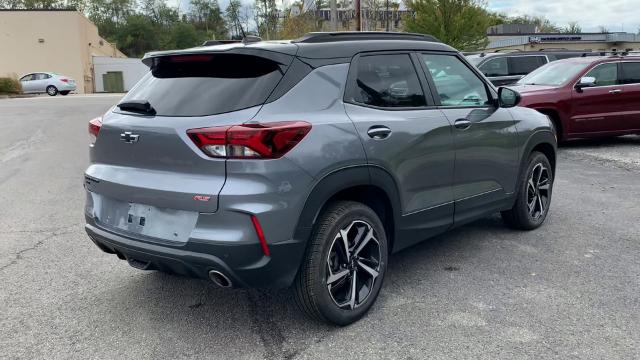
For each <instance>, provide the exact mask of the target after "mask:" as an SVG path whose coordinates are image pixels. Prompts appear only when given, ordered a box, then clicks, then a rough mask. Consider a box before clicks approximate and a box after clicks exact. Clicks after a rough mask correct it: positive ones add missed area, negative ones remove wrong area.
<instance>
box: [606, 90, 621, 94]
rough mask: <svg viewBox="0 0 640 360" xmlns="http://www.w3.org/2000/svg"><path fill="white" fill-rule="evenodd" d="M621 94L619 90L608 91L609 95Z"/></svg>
mask: <svg viewBox="0 0 640 360" xmlns="http://www.w3.org/2000/svg"><path fill="white" fill-rule="evenodd" d="M621 92H622V90H620V89H613V90H609V94H620V93H621Z"/></svg>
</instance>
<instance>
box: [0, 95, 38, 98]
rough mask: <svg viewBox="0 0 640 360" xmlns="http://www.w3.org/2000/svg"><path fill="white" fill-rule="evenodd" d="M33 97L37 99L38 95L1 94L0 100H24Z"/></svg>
mask: <svg viewBox="0 0 640 360" xmlns="http://www.w3.org/2000/svg"><path fill="white" fill-rule="evenodd" d="M32 97H36V95H31V94H29V95H24V94H18V95H2V94H0V99H23V98H32Z"/></svg>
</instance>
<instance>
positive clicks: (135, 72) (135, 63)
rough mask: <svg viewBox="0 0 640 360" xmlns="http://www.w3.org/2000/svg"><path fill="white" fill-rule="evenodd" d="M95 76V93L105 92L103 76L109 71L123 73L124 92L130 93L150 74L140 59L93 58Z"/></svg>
mask: <svg viewBox="0 0 640 360" xmlns="http://www.w3.org/2000/svg"><path fill="white" fill-rule="evenodd" d="M93 71H94V74H95V91H96V92H104V84H103V83H102V75H104V74H106V73H107V72H109V71H121V72H122V77H123V80H124V91H129V90H131V88H132V87H133V86H134V85H135V84H136V83H137V82H138V81H139V80H140V79H142V77H143V76H144V75H145V74H146V73H147V72H149V68H148V67H147V66H146V65H145V64H143V63H142V61H141V60H140V59H133V58H127V59H120V58H112V57H105V56H96V57H94V58H93Z"/></svg>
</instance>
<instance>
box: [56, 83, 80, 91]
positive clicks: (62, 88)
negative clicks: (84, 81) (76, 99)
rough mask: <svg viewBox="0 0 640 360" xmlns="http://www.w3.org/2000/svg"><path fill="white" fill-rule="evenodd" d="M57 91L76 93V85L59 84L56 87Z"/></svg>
mask: <svg viewBox="0 0 640 360" xmlns="http://www.w3.org/2000/svg"><path fill="white" fill-rule="evenodd" d="M58 91H76V85H71V84H65V83H61V84H60V85H59V86H58Z"/></svg>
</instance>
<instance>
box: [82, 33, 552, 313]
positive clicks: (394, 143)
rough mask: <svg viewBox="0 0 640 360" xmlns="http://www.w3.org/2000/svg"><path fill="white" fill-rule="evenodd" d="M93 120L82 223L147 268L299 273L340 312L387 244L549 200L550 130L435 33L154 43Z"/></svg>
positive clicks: (223, 282) (527, 224)
mask: <svg viewBox="0 0 640 360" xmlns="http://www.w3.org/2000/svg"><path fill="white" fill-rule="evenodd" d="M143 62H144V63H145V64H147V65H149V66H150V67H151V71H150V73H149V74H147V75H146V76H145V77H144V78H143V79H142V80H141V81H140V82H139V83H138V84H137V85H136V86H135V88H133V89H132V90H131V91H130V92H129V93H128V94H127V95H126V96H125V97H124V98H123V99H122V100H121V102H120V103H119V104H118V105H117V106H116V107H114V108H113V109H112V110H111V111H109V112H107V113H106V114H104V116H103V117H102V118H99V119H94V120H92V121H90V123H89V133H90V135H91V139H92V140H91V145H90V166H89V167H88V169H87V170H86V173H85V187H86V190H87V200H86V207H85V216H86V231H87V233H88V235H89V237H90V238H91V240H93V242H94V243H95V244H96V245H97V246H98V247H99V248H100V249H102V250H103V251H105V252H107V253H110V254H115V255H117V256H118V257H119V258H120V259H125V260H127V261H128V263H129V264H130V265H132V266H134V267H136V268H139V269H144V270H152V269H155V270H160V271H165V272H170V273H179V274H184V275H189V276H193V277H199V278H207V279H210V280H212V281H213V282H214V283H215V284H217V285H219V286H223V287H231V286H234V287H235V286H237V287H289V286H291V287H292V290H293V298H294V299H295V301H296V303H297V304H298V305H299V306H300V308H301V309H302V310H303V311H304V312H305V313H307V314H308V315H309V316H310V317H312V318H314V319H319V320H322V321H327V322H330V323H333V324H339V325H345V324H349V323H351V322H353V321H356V320H357V319H359V318H360V317H362V316H363V315H364V314H365V313H366V312H367V311H368V310H369V308H370V307H371V305H372V304H373V303H374V301H375V300H376V298H377V296H378V293H379V291H380V288H381V286H382V282H383V279H384V276H385V273H386V270H387V264H388V262H389V254H391V253H393V252H396V251H399V250H401V249H404V248H406V247H408V246H411V245H413V244H416V243H418V242H420V241H422V240H424V239H426V238H428V237H430V236H434V235H436V234H440V233H442V232H444V231H446V230H449V229H451V228H453V227H457V226H460V225H463V224H466V223H468V222H470V221H473V220H476V219H479V218H481V217H483V216H486V215H489V214H492V213H494V212H498V211H501V212H502V216H503V218H504V220H505V222H506V223H507V224H508V225H510V226H513V227H515V228H519V229H525V230H530V229H535V228H537V227H538V226H540V225H541V224H542V223H543V221H544V220H545V217H546V216H547V214H548V209H549V206H550V201H551V194H552V185H553V179H554V177H553V174H554V170H555V163H556V154H555V151H556V141H555V138H554V136H553V131H552V128H551V125H550V122H549V119H548V117H547V116H545V115H543V114H540V113H539V112H537V111H534V110H531V109H527V108H521V107H515V105H516V104H517V100H518V96H517V93H515V92H513V91H512V90H510V89H507V88H502V89H500V90H499V91H496V90H495V88H494V87H493V86H491V85H490V84H489V83H488V82H487V81H486V80H485V78H484V77H483V76H482V75H481V74H480V73H479V72H478V71H477V69H475V68H474V67H473V66H472V65H470V64H469V63H468V62H467V61H466V60H465V59H464V57H463V56H462V55H461V54H460V53H458V52H457V51H456V50H454V49H453V48H451V47H449V46H447V45H444V44H442V43H440V42H438V41H437V40H436V39H434V38H433V37H430V36H423V35H413V34H400V33H367V32H363V33H350V32H345V33H311V34H308V35H306V36H304V37H302V38H300V39H298V40H294V41H291V42H255V43H246V42H245V43H244V44H242V43H241V44H228V45H218V46H212V47H206V48H203V47H200V48H195V49H188V50H180V51H167V52H156V53H151V54H147V55H146V56H145V57H144V59H143Z"/></svg>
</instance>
